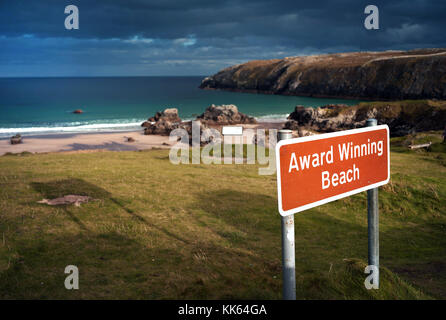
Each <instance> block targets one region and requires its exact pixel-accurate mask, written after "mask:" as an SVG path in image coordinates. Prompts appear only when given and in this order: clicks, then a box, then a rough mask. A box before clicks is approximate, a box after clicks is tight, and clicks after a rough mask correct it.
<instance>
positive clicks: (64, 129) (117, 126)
mask: <svg viewBox="0 0 446 320" xmlns="http://www.w3.org/2000/svg"><path fill="white" fill-rule="evenodd" d="M124 121H125V120H124ZM124 121H123V122H119V121H117V120H114V121H113V122H101V121H91V122H70V123H63V124H61V123H59V124H54V125H52V126H29V127H17V128H0V137H7V136H10V135H12V134H17V133H19V134H21V135H37V134H56V133H82V132H108V131H127V130H131V129H137V128H140V127H141V123H143V122H144V121H145V120H139V121H137V120H136V119H132V120H131V122H130V121H128V120H127V121H128V122H124Z"/></svg>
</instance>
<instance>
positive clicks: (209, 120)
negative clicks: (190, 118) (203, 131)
mask: <svg viewBox="0 0 446 320" xmlns="http://www.w3.org/2000/svg"><path fill="white" fill-rule="evenodd" d="M197 120H200V121H201V122H203V123H206V124H209V125H212V124H218V125H227V124H254V123H257V121H256V120H255V119H254V118H253V117H250V116H248V115H246V114H244V113H241V112H239V111H238V108H237V106H235V105H233V104H229V105H221V106H216V105H211V106H210V107H208V108H207V109H206V111H205V112H204V113H203V114H202V115H200V116H198V117H197Z"/></svg>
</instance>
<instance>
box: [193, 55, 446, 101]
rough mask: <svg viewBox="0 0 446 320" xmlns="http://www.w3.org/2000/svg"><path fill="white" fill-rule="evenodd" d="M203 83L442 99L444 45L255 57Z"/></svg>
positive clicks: (267, 90)
mask: <svg viewBox="0 0 446 320" xmlns="http://www.w3.org/2000/svg"><path fill="white" fill-rule="evenodd" d="M200 87H201V88H204V89H224V90H232V91H242V92H259V93H270V94H283V95H297V96H315V97H345V98H368V99H393V100H402V99H433V98H436V99H446V49H420V50H411V51H385V52H356V53H340V54H326V55H315V56H306V57H288V58H284V59H274V60H257V61H250V62H247V63H244V64H240V65H236V66H232V67H229V68H226V69H223V70H222V71H220V72H218V73H217V74H215V75H213V76H210V77H207V78H205V79H204V80H203V81H202V83H201V86H200Z"/></svg>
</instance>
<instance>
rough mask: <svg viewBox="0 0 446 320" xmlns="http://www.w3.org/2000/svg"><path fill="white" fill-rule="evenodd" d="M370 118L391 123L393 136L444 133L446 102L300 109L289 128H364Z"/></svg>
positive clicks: (320, 129) (286, 126)
mask: <svg viewBox="0 0 446 320" xmlns="http://www.w3.org/2000/svg"><path fill="white" fill-rule="evenodd" d="M370 118H375V119H377V120H378V124H387V125H388V126H389V129H390V135H391V136H403V135H407V134H409V133H414V132H422V131H430V130H443V129H444V128H445V125H446V102H439V101H432V100H419V101H399V102H368V103H361V104H359V105H357V106H346V105H328V106H323V107H318V108H312V107H304V106H296V108H295V110H294V111H293V112H292V113H291V114H290V115H289V116H288V121H287V122H286V123H285V129H291V130H314V131H318V132H331V131H337V130H345V129H353V128H360V127H364V126H365V123H366V121H367V119H370Z"/></svg>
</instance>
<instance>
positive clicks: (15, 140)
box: [10, 134, 22, 144]
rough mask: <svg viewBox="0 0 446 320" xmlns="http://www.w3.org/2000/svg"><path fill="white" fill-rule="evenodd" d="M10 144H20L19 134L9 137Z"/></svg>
mask: <svg viewBox="0 0 446 320" xmlns="http://www.w3.org/2000/svg"><path fill="white" fill-rule="evenodd" d="M10 142H11V144H19V143H22V136H21V135H20V134H16V135H15V136H12V137H11V140H10Z"/></svg>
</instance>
